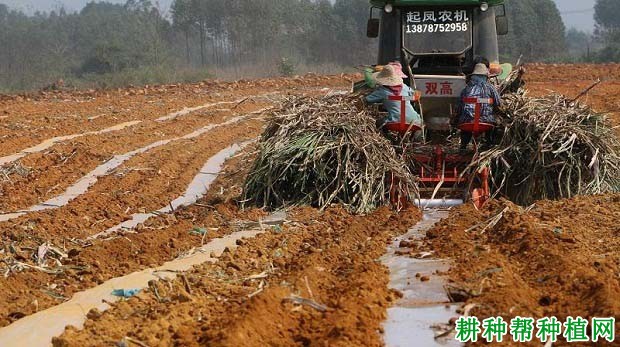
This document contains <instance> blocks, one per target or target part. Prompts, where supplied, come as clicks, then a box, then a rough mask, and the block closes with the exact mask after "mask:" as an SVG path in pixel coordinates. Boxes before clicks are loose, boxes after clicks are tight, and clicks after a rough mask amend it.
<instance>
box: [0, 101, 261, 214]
mask: <svg viewBox="0 0 620 347" xmlns="http://www.w3.org/2000/svg"><path fill="white" fill-rule="evenodd" d="M265 105H266V103H263V102H255V101H251V102H250V101H248V102H245V103H243V104H241V105H238V107H237V108H236V109H234V111H233V110H226V109H218V110H217V111H202V112H194V113H193V114H191V115H185V116H184V117H183V118H182V119H176V120H175V121H170V122H164V123H161V122H152V121H149V122H145V123H143V124H140V125H138V126H136V127H134V128H132V129H125V130H122V131H118V132H114V133H112V134H106V135H104V136H88V137H84V138H81V139H79V140H75V141H70V142H68V143H64V144H60V145H56V146H54V147H53V148H51V149H50V150H49V151H46V152H43V153H36V154H32V155H30V156H28V157H26V158H24V159H22V160H20V161H18V162H17V163H15V164H14V165H17V167H21V168H22V171H23V170H25V173H24V172H22V171H19V170H16V172H14V173H13V174H11V175H9V176H7V177H5V178H4V182H0V196H1V197H2V201H0V211H19V210H24V209H28V208H29V207H31V206H33V205H35V204H37V203H40V202H42V201H45V200H47V199H50V198H52V197H55V196H57V195H59V194H60V193H62V192H64V191H65V189H67V187H69V185H70V184H72V183H74V182H76V181H77V180H79V179H81V178H82V177H83V176H84V175H86V174H87V173H89V172H90V171H92V170H94V169H95V168H96V167H97V166H98V165H100V164H101V163H104V162H106V161H107V160H110V157H111V156H114V155H119V154H121V153H125V152H128V151H132V150H135V149H136V148H140V147H144V146H146V145H148V144H150V143H153V142H155V141H157V140H159V139H167V138H174V137H180V136H182V135H185V134H186V133H187V130H186V129H197V128H200V127H203V126H206V125H208V124H211V123H214V122H221V121H222V119H224V118H225V117H227V116H229V115H235V114H239V113H244V112H251V111H253V110H254V109H255V108H256V107H257V106H258V107H262V106H265ZM0 218H2V217H1V215H0Z"/></svg>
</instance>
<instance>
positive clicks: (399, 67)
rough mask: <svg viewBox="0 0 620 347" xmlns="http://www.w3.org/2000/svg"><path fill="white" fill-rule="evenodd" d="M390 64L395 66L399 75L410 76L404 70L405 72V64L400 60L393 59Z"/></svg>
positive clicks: (402, 76)
mask: <svg viewBox="0 0 620 347" xmlns="http://www.w3.org/2000/svg"><path fill="white" fill-rule="evenodd" d="M388 65H391V66H392V67H394V71H395V72H396V74H397V75H399V76H400V77H401V78H407V77H409V76H407V75H406V74H405V73H404V72H403V66H402V65H400V62H399V61H393V62H391V63H389V64H388Z"/></svg>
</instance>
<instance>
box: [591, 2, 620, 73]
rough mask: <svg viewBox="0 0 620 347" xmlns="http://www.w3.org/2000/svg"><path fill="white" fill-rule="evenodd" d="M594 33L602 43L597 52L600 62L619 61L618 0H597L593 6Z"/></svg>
mask: <svg viewBox="0 0 620 347" xmlns="http://www.w3.org/2000/svg"><path fill="white" fill-rule="evenodd" d="M594 10H595V13H594V19H595V20H596V35H597V37H598V38H599V40H600V41H601V42H602V43H603V44H604V46H605V47H604V48H603V49H602V50H601V51H600V52H598V54H597V60H598V61H601V62H620V15H619V14H620V1H618V0H597V1H596V5H595V6H594Z"/></svg>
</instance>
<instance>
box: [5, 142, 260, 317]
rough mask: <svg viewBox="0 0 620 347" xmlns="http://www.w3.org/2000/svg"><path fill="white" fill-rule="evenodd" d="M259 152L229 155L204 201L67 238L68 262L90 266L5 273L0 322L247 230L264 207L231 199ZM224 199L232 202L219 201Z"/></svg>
mask: <svg viewBox="0 0 620 347" xmlns="http://www.w3.org/2000/svg"><path fill="white" fill-rule="evenodd" d="M253 155H254V154H253V151H252V150H251V149H249V150H245V151H244V152H242V153H241V154H239V155H237V156H235V157H233V158H231V159H230V160H228V161H227V162H226V165H225V167H224V170H223V171H222V173H221V175H220V176H218V178H217V179H216V181H215V182H214V183H213V184H212V186H211V187H210V190H209V191H208V192H207V195H206V196H205V197H204V198H203V199H201V200H200V203H199V204H197V205H192V206H188V207H186V208H181V209H180V210H177V211H176V212H175V214H167V215H161V216H158V217H156V218H152V219H150V220H149V221H147V222H146V223H145V224H144V225H140V226H138V228H136V231H137V233H134V234H126V235H122V237H118V238H114V239H112V240H110V239H107V240H101V239H95V240H92V243H90V244H82V245H80V244H74V243H72V242H69V241H67V242H66V245H67V247H68V248H67V252H68V253H69V254H72V255H71V256H70V257H69V259H66V260H64V261H63V262H64V264H63V265H67V266H87V267H88V270H84V271H76V270H71V269H68V270H67V271H65V272H63V273H61V274H59V275H52V274H46V273H43V272H38V271H26V272H22V273H18V274H11V275H10V276H9V277H7V278H0V302H1V303H2V305H0V327H2V326H6V325H8V324H10V323H11V322H13V321H15V320H17V319H19V318H21V317H23V316H27V315H30V314H33V313H35V312H37V311H38V310H42V309H45V308H48V307H51V306H55V305H57V304H59V303H61V302H62V301H64V299H62V298H63V297H64V298H70V297H72V296H73V294H74V293H76V292H79V291H83V290H85V289H88V288H91V287H94V286H96V285H98V284H101V283H103V282H104V281H106V280H109V279H111V278H113V277H118V276H122V275H124V274H127V273H130V272H134V271H139V270H143V269H145V268H149V267H156V266H159V265H161V264H162V263H164V262H165V261H168V260H170V259H175V258H177V257H179V256H181V255H183V254H186V253H187V252H188V251H191V250H192V249H194V248H195V247H199V246H200V245H201V244H202V243H203V242H209V241H210V240H212V239H215V238H218V237H223V236H225V235H229V234H231V233H234V232H238V231H241V230H243V229H244V228H246V224H245V223H244V222H240V221H244V220H246V221H258V219H259V218H260V217H262V216H264V213H263V212H262V211H260V210H247V211H240V210H238V208H237V207H236V205H235V204H233V203H230V199H231V198H233V197H236V196H238V194H239V190H237V189H235V186H240V185H241V183H242V182H243V179H244V177H245V175H246V173H247V172H248V170H249V163H251V159H252V158H253ZM220 192H223V193H222V194H220ZM222 201H226V202H224V203H222V204H217V202H222ZM211 205H215V206H213V207H209V206H211ZM195 226H202V227H209V231H208V234H207V235H205V236H204V237H202V236H197V235H193V234H191V233H189V232H188V231H189V230H192V229H193V228H194V227H195ZM82 246H83V247H82ZM51 293H53V294H54V295H55V296H57V297H59V298H60V300H59V299H55V298H54V297H52V296H50V294H51ZM34 303H36V305H35V304H34Z"/></svg>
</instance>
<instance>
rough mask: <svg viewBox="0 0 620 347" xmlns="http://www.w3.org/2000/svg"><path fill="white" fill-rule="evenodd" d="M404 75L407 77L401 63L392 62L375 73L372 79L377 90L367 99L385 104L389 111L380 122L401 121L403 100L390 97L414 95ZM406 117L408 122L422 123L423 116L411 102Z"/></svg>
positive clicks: (408, 103) (373, 102) (407, 106)
mask: <svg viewBox="0 0 620 347" xmlns="http://www.w3.org/2000/svg"><path fill="white" fill-rule="evenodd" d="M403 77H407V76H406V75H405V74H404V73H403V71H402V68H401V67H400V63H390V64H388V65H386V66H384V67H383V69H382V70H381V71H380V72H377V73H374V74H373V75H372V79H373V81H374V82H376V88H375V90H374V91H373V92H372V93H370V95H368V96H366V101H367V102H368V103H371V104H379V103H381V104H383V108H384V109H385V110H386V111H387V112H388V116H387V117H386V118H385V119H383V120H381V121H380V122H379V125H384V124H385V123H392V122H394V123H397V122H399V121H400V111H401V102H400V101H394V100H390V99H389V97H390V96H393V95H396V96H409V97H411V96H413V89H411V88H410V87H409V86H408V85H406V84H405V83H404V82H403ZM405 107H406V113H405V119H406V122H407V124H415V125H417V126H421V125H422V117H420V115H419V114H418V113H417V112H416V111H415V109H414V108H413V106H412V105H411V103H410V102H407V103H406V105H405Z"/></svg>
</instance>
